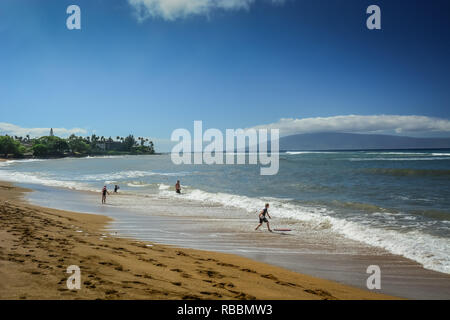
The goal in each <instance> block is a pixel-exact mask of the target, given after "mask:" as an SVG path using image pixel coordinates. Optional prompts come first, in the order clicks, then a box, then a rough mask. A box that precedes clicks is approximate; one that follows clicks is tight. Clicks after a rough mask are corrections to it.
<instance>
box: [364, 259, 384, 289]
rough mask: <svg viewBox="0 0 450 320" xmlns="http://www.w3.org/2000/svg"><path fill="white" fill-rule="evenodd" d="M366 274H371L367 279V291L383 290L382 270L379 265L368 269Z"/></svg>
mask: <svg viewBox="0 0 450 320" xmlns="http://www.w3.org/2000/svg"><path fill="white" fill-rule="evenodd" d="M366 273H371V275H370V276H369V277H368V278H367V281H366V285H367V289H369V290H373V289H381V270H380V267H379V266H377V265H370V266H368V267H367V270H366Z"/></svg>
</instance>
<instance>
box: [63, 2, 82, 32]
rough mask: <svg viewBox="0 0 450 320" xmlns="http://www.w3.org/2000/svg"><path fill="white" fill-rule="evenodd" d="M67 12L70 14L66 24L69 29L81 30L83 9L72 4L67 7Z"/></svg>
mask: <svg viewBox="0 0 450 320" xmlns="http://www.w3.org/2000/svg"><path fill="white" fill-rule="evenodd" d="M66 13H67V14H70V16H68V17H67V20H66V26H67V29H69V30H73V29H76V30H80V29H81V9H80V7H79V6H77V5H75V4H72V5H70V6H68V7H67V10H66Z"/></svg>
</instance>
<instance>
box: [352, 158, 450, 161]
mask: <svg viewBox="0 0 450 320" xmlns="http://www.w3.org/2000/svg"><path fill="white" fill-rule="evenodd" d="M348 160H350V161H433V160H449V158H445V157H423V158H349V159H348Z"/></svg>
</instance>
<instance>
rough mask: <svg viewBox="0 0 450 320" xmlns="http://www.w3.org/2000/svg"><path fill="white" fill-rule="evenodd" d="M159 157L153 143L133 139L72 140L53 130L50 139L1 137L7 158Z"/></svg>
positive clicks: (1, 151)
mask: <svg viewBox="0 0 450 320" xmlns="http://www.w3.org/2000/svg"><path fill="white" fill-rule="evenodd" d="M128 154H133V155H141V154H155V149H154V145H153V142H152V141H150V140H149V139H147V138H144V137H138V138H137V139H136V138H135V137H134V136H133V135H132V134H130V135H128V136H127V137H119V136H117V137H116V138H115V139H113V138H112V137H109V138H105V137H104V136H97V135H95V134H92V135H91V136H90V137H89V136H87V137H81V136H76V135H74V134H72V135H71V136H69V137H68V138H61V137H57V136H55V135H54V134H53V129H51V130H50V133H49V135H48V136H42V137H39V138H30V136H29V135H26V136H25V137H20V136H9V135H3V136H0V157H3V158H63V157H87V156H102V155H128Z"/></svg>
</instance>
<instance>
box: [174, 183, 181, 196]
mask: <svg viewBox="0 0 450 320" xmlns="http://www.w3.org/2000/svg"><path fill="white" fill-rule="evenodd" d="M175 192H176V193H181V185H180V180H177V183H176V184H175Z"/></svg>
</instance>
